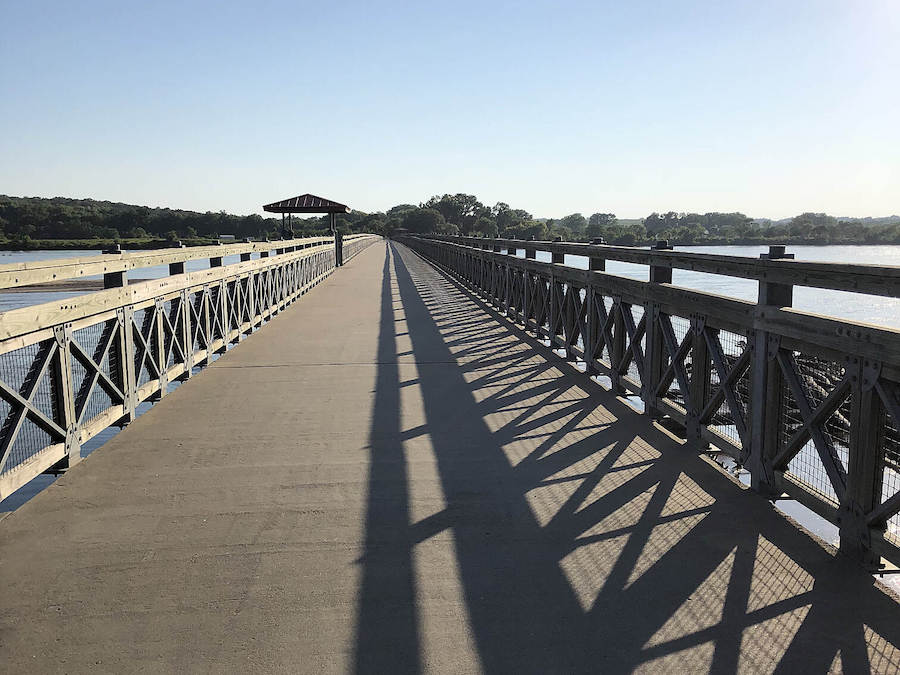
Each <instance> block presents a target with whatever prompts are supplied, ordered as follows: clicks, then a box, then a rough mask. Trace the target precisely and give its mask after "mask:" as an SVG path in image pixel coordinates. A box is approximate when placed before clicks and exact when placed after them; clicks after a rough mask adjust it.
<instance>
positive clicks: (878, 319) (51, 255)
mask: <svg viewBox="0 0 900 675" xmlns="http://www.w3.org/2000/svg"><path fill="white" fill-rule="evenodd" d="M676 250H678V251H686V252H694V253H713V254H718V255H736V256H746V257H750V258H759V254H760V253H765V252H766V251H767V250H768V249H767V247H765V246H679V247H676ZM788 252H789V253H793V254H794V255H795V257H796V259H797V260H810V261H820V262H852V263H863V264H872V265H891V266H897V267H900V246H790V247H789V248H788ZM97 254H98V252H97V251H0V265H3V264H7V263H15V262H25V261H35V260H45V259H60V258H72V257H80V256H92V255H97ZM519 255H520V256H521V255H523V253H522V252H520V253H519ZM537 257H538V260H543V261H546V262H549V261H550V254H549V253H546V252H539V253H538V254H537ZM237 260H238V256H229V257H227V258H225V259H224V260H223V263H224V264H226V265H227V264H229V263H231V262H233V261H234V262H236V261H237ZM566 264H568V265H572V266H573V267H580V268H582V269H587V267H588V261H587V258H584V257H582V256H571V255H567V256H566ZM207 267H208V263H207V261H205V260H192V261H189V262H187V263H186V265H185V268H186V271H188V272H191V271H196V270H201V269H206V268H207ZM606 271H607V272H609V273H610V274H617V275H620V276H623V277H628V278H629V279H639V280H642V281H646V280H647V278H648V274H649V272H648V268H647V267H646V266H645V265H633V264H630V263H620V262H616V261H612V260H610V261H607V263H606ZM166 274H168V270H167V268H166V267H165V266H161V267H150V268H146V269H142V270H137V271H135V272H134V273H133V276H134V277H138V278H140V279H157V278H160V277H163V276H165V275H166ZM672 283H673V284H675V285H677V286H683V287H685V288H693V289H696V290H701V291H706V292H709V293H718V294H719V295H726V296H729V297H733V298H739V299H741V300H749V301H753V302H755V301H756V294H757V282H756V281H754V280H752V279H736V278H733V277H726V276H719V275H716V274H705V273H703V272H692V271H690V270H673V273H672ZM80 293H81V292H80V291H79V292H50V293H14V292H13V293H7V292H0V312H3V311H8V310H10V309H15V308H17V307H27V306H29V305H34V304H39V303H42V302H50V301H53V300H60V299H63V298H67V297H72V296H75V295H79V294H80ZM794 307H796V308H797V309H801V310H804V311H810V312H816V313H819V314H828V315H831V316H836V317H839V318H842V319H849V320H851V321H859V322H862V323H871V324H876V325H880V326H887V327H890V328H895V329H900V299H897V298H883V297H879V296H871V295H861V294H859V293H846V292H843V291H829V290H822V289H817V288H804V287H801V286H798V287H795V288H794Z"/></svg>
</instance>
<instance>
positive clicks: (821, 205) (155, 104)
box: [0, 0, 900, 218]
mask: <svg viewBox="0 0 900 675" xmlns="http://www.w3.org/2000/svg"><path fill="white" fill-rule="evenodd" d="M0 9H2V25H0V86H2V89H0V91H2V97H0V129H2V130H3V131H2V154H0V193H5V194H13V195H28V196H56V195H60V196H70V197H92V198H97V199H110V200H114V201H123V202H130V203H140V204H148V205H152V206H171V207H181V208H188V209H196V210H201V211H205V210H213V211H217V210H220V209H224V210H226V211H229V212H232V213H252V212H258V211H259V206H260V205H261V204H263V203H265V202H268V201H272V200H275V199H280V198H283V197H287V196H293V195H295V194H299V193H302V192H312V193H314V194H320V195H321V196H324V197H330V198H333V199H337V200H339V201H345V202H346V203H348V204H350V205H351V206H353V207H355V208H359V209H361V210H365V211H373V210H382V209H385V208H388V207H390V206H392V205H394V204H397V203H402V202H419V201H422V200H424V199H426V198H428V197H429V196H430V195H432V194H435V193H443V192H468V193H473V194H476V195H478V197H479V198H481V199H482V201H484V202H485V203H490V204H493V203H494V202H497V201H505V202H508V203H510V204H511V205H512V206H514V207H518V208H524V209H527V210H528V211H530V212H532V213H534V214H535V215H537V216H554V217H556V216H561V215H565V214H566V213H571V212H575V211H581V212H583V213H585V214H589V213H592V212H595V211H613V212H615V213H617V214H618V215H619V216H620V217H640V216H644V215H646V214H647V213H649V212H650V211H654V210H657V211H659V210H675V211H701V212H702V211H711V210H719V211H733V210H740V211H744V212H745V213H748V214H750V215H754V216H768V217H776V218H777V217H785V216H789V215H794V214H796V213H799V212H801V211H806V210H812V211H827V212H829V213H832V214H834V215H852V216H861V215H887V214H890V213H898V212H900V39H898V38H900V2H898V1H897V0H855V1H852V0H847V1H844V2H835V1H831V0H780V1H777V2H772V1H768V0H762V1H758V2H750V1H747V2H727V1H726V2H710V1H708V0H706V1H699V0H697V1H691V2H664V1H659V2H577V3H576V2H572V3H559V2H543V1H534V0H531V1H529V2H519V3H511V2H468V1H455V2H443V3H432V2H408V3H403V2H392V3H379V2H334V3H327V2H315V3H303V2H266V1H257V2H252V3H251V2H225V1H223V2H191V1H190V0H186V1H183V2H163V1H156V2H148V3H144V4H143V5H142V4H141V3H137V2H127V1H126V2H122V1H121V0H117V1H115V2H93V1H91V0H87V1H86V2H71V1H67V2H42V1H40V0H29V1H24V0H21V1H19V0H0Z"/></svg>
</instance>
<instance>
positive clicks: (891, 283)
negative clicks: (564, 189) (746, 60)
mask: <svg viewBox="0 0 900 675" xmlns="http://www.w3.org/2000/svg"><path fill="white" fill-rule="evenodd" d="M425 238H426V239H434V240H439V241H446V242H454V243H459V244H463V245H466V244H469V242H470V241H471V239H472V238H469V237H458V236H452V235H430V236H428V237H425ZM497 241H499V243H500V245H501V246H507V247H509V246H516V247H517V248H523V247H524V248H525V250H526V251H529V250H530V251H532V252H534V251H549V252H551V253H558V254H569V255H578V256H584V257H587V258H591V257H602V258H605V259H606V260H616V261H619V262H626V263H633V264H638V265H648V266H650V265H652V266H656V267H669V268H674V269H685V270H693V271H695V272H706V273H707V274H719V275H725V276H733V277H740V278H744V279H756V280H758V281H765V282H767V283H780V284H786V285H791V286H810V287H813V288H826V289H830V290H841V291H853V292H856V293H868V294H871V295H883V296H888V297H900V267H895V266H884V265H859V264H851V263H820V262H805V261H798V260H789V259H779V258H773V259H771V260H768V259H763V260H757V259H754V258H748V257H741V256H728V255H717V254H710V253H690V252H682V251H656V250H650V249H646V248H637V247H629V246H609V245H606V244H580V243H573V242H550V241H528V242H525V241H522V240H517V239H499V240H497ZM469 245H472V244H469ZM528 257H531V256H528Z"/></svg>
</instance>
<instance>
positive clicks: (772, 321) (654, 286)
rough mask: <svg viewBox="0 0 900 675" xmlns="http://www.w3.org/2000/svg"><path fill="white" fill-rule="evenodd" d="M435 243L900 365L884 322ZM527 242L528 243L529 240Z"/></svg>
mask: <svg viewBox="0 0 900 675" xmlns="http://www.w3.org/2000/svg"><path fill="white" fill-rule="evenodd" d="M482 241H496V240H491V239H488V240H482ZM501 241H502V240H501ZM439 243H441V244H444V245H447V246H450V247H458V248H461V249H463V250H466V251H467V252H469V253H470V254H471V255H473V256H475V257H476V258H481V259H484V260H490V259H493V260H498V259H502V261H503V264H509V265H512V266H515V267H517V268H519V269H522V270H528V271H530V272H533V273H541V272H544V273H552V274H555V275H556V276H557V277H558V278H559V279H560V280H561V281H564V282H566V283H576V284H593V283H596V284H599V285H600V286H602V287H603V288H605V289H606V290H607V291H610V292H613V293H616V294H619V295H621V296H622V298H623V299H626V300H627V301H628V302H633V303H641V302H644V301H653V302H655V303H657V304H658V305H660V306H661V307H664V308H665V309H666V310H667V311H669V312H671V313H672V314H680V315H688V314H690V313H692V312H700V313H705V314H708V315H710V316H711V317H714V318H715V323H716V324H717V325H719V326H720V327H722V328H726V329H727V330H732V331H741V332H746V331H748V330H752V329H754V328H765V329H767V330H771V331H773V332H776V333H779V334H782V335H784V336H785V337H788V338H791V339H795V340H797V341H799V342H802V343H804V344H805V345H806V347H807V348H811V349H815V348H816V346H820V347H822V348H825V349H827V350H831V351H836V352H841V353H843V354H845V355H849V354H852V355H857V356H861V357H864V358H870V359H877V360H878V361H881V362H883V363H884V364H885V365H887V364H891V367H892V368H896V367H900V330H896V329H893V328H889V327H886V326H876V325H871V324H866V323H861V322H857V321H852V320H849V319H841V318H837V317H832V316H826V315H822V314H815V313H812V312H806V311H802V310H797V309H792V308H781V307H773V306H764V305H759V304H758V303H754V302H750V301H747V300H740V299H738V298H733V297H729V296H725V295H720V294H716V293H710V292H707V291H698V290H695V289H691V288H684V287H681V286H677V285H674V284H668V283H651V282H649V281H639V280H635V279H628V278H626V277H621V276H617V275H615V274H610V273H608V272H598V271H592V270H584V269H579V268H576V267H571V266H568V265H561V264H559V263H551V262H542V261H538V260H529V259H526V258H518V257H512V256H509V255H507V254H503V253H497V252H493V251H485V250H483V249H476V248H473V247H469V246H466V245H465V244H457V243H455V242H453V241H440V242H439ZM529 243H532V244H533V243H534V242H529ZM844 290H847V289H844Z"/></svg>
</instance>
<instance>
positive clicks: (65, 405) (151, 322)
mask: <svg viewBox="0 0 900 675" xmlns="http://www.w3.org/2000/svg"><path fill="white" fill-rule="evenodd" d="M377 240H380V237H376V236H374V235H352V236H348V237H345V238H344V239H343V259H344V261H347V260H349V259H350V258H352V257H353V256H354V255H356V254H357V253H359V252H360V251H361V250H363V249H364V248H365V247H366V246H368V245H370V244H372V243H374V242H375V241H377ZM253 254H257V257H256V258H255V259H254V258H253ZM230 255H240V256H241V258H240V262H236V263H234V264H230V265H223V264H222V263H223V258H224V257H226V256H230ZM204 258H205V259H208V260H209V267H208V268H207V269H203V270H200V271H195V272H185V268H184V263H185V262H186V261H189V260H202V259H204ZM157 265H169V276H167V277H164V278H162V279H153V280H148V281H142V282H140V283H134V284H129V283H128V279H127V276H126V275H127V273H128V272H129V271H132V270H136V269H140V268H146V267H151V266H157ZM334 268H335V242H334V239H332V238H330V237H327V238H326V237H314V238H310V239H292V240H287V241H275V242H259V243H246V244H235V245H229V246H209V247H197V248H190V249H167V250H157V251H142V252H139V253H125V254H116V255H104V256H92V257H88V258H77V259H73V258H68V259H62V260H52V261H42V262H39V263H23V264H13V265H5V266H2V267H0V286H3V287H5V288H14V287H15V286H20V285H25V284H35V283H46V282H50V281H59V280H65V279H76V278H81V277H84V276H89V275H98V274H103V275H104V280H105V286H106V289H105V290H99V291H97V292H95V293H90V294H86V295H81V296H79V297H75V298H69V299H65V300H59V301H55V302H48V303H44V304H39V305H34V306H31V307H25V308H21V309H15V310H11V311H8V312H4V313H2V314H0V424H2V426H0V498H3V497H5V496H7V495H9V494H10V493H11V492H13V491H15V490H16V489H18V488H19V487H21V486H22V485H24V484H25V483H27V482H28V481H30V480H31V479H32V478H34V477H35V476H37V475H38V474H40V473H42V472H45V471H47V470H50V469H53V470H60V469H63V468H65V467H67V466H71V465H72V464H74V463H76V462H77V461H79V459H80V458H81V446H82V445H83V444H84V443H86V442H87V441H88V440H89V439H91V438H92V437H94V436H96V435H97V434H98V433H99V432H100V431H102V430H103V429H106V428H107V427H109V426H111V425H115V424H117V425H121V424H125V423H127V422H128V421H130V420H131V419H132V418H133V417H134V415H135V409H136V407H137V405H138V404H140V403H142V402H144V401H147V400H148V399H157V398H159V397H161V396H164V395H165V394H166V392H167V389H168V385H169V383H170V382H173V381H175V380H182V379H186V378H188V377H190V376H191V374H192V373H193V372H194V371H195V369H196V368H198V367H201V366H203V365H206V364H208V363H209V361H210V359H211V358H212V357H213V356H214V355H215V354H217V353H220V352H223V351H225V350H226V349H227V348H228V347H229V345H232V344H235V343H237V342H240V341H241V340H243V339H244V338H246V337H247V336H249V335H250V334H251V333H253V332H254V331H255V330H256V329H258V328H259V327H260V326H262V325H263V324H264V323H266V322H267V321H268V320H270V319H271V318H272V317H274V316H275V315H276V314H278V312H280V311H281V310H283V309H284V308H285V307H287V306H288V305H290V304H291V303H292V302H293V301H295V300H296V299H298V298H299V297H300V296H301V295H302V294H303V293H305V292H306V291H307V290H309V289H310V288H312V287H313V286H315V285H316V284H318V283H319V282H320V281H322V280H323V279H324V278H325V277H327V276H328V275H329V274H331V272H332V271H333V270H334Z"/></svg>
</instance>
